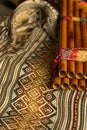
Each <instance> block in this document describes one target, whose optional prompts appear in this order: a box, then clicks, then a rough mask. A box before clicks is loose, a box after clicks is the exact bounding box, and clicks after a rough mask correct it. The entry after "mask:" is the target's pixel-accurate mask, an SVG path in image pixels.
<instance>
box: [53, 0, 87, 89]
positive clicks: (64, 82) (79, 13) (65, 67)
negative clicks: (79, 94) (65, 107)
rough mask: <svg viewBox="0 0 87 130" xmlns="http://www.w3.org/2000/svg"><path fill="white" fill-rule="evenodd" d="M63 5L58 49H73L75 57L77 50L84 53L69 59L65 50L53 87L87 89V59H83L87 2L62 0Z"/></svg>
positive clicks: (86, 38) (86, 43)
mask: <svg viewBox="0 0 87 130" xmlns="http://www.w3.org/2000/svg"><path fill="white" fill-rule="evenodd" d="M61 5H62V7H61V9H62V11H61V12H62V13H61V14H60V15H61V19H60V34H61V36H60V43H59V48H58V49H59V50H61V48H63V50H73V51H72V52H73V55H72V57H73V56H74V57H75V56H76V53H77V52H78V53H80V52H81V53H82V55H81V56H79V60H67V59H66V56H65V55H67V54H69V52H66V53H64V52H63V53H64V54H62V55H63V58H62V59H61V60H60V61H59V63H58V69H57V70H58V73H57V76H56V77H55V78H54V79H53V88H54V89H60V88H62V89H70V90H76V89H77V90H80V91H83V90H87V61H85V62H83V60H82V58H83V57H84V55H85V57H87V56H86V55H87V51H85V50H86V49H87V4H85V3H83V4H81V3H79V0H61ZM67 48H68V49H67ZM75 48H76V49H75ZM79 48H83V50H84V51H83V50H81V51H80V50H79ZM77 55H78V54H77ZM64 57H65V58H64ZM72 57H71V58H72Z"/></svg>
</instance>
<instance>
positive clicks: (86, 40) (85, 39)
mask: <svg viewBox="0 0 87 130" xmlns="http://www.w3.org/2000/svg"><path fill="white" fill-rule="evenodd" d="M80 15H81V17H82V18H86V13H85V12H84V10H83V9H81V10H80ZM86 28H87V27H86V22H81V32H82V34H81V36H82V47H83V48H87V29H86ZM83 73H84V78H85V79H87V62H84V63H83Z"/></svg>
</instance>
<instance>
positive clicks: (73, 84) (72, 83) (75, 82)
mask: <svg viewBox="0 0 87 130" xmlns="http://www.w3.org/2000/svg"><path fill="white" fill-rule="evenodd" d="M77 87H78V79H76V78H74V79H71V80H70V85H69V88H70V90H77Z"/></svg>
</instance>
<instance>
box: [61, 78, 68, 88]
mask: <svg viewBox="0 0 87 130" xmlns="http://www.w3.org/2000/svg"><path fill="white" fill-rule="evenodd" d="M61 88H62V89H64V90H65V89H68V88H69V79H68V78H63V79H62V80H61Z"/></svg>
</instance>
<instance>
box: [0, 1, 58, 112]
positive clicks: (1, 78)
mask: <svg viewBox="0 0 87 130" xmlns="http://www.w3.org/2000/svg"><path fill="white" fill-rule="evenodd" d="M44 16H45V17H44ZM57 18H58V13H57V11H56V10H55V9H53V7H51V6H50V4H48V3H47V2H45V1H41V2H40V1H39V2H38V1H32V0H29V1H26V2H24V3H22V4H21V5H19V6H18V7H17V8H16V10H15V11H14V13H13V14H12V16H9V17H7V18H6V19H5V20H4V21H2V22H1V24H0V34H1V35H0V39H1V40H0V97H1V98H0V113H1V114H2V113H3V112H4V111H5V109H6V108H7V106H8V104H9V102H10V99H11V95H12V90H13V88H14V86H15V85H16V83H17V81H18V78H19V75H20V72H21V68H22V66H23V65H24V63H25V61H26V60H27V58H29V57H30V56H31V54H32V53H33V52H34V51H35V50H36V49H37V48H38V47H39V46H40V45H41V44H42V43H46V42H51V41H52V40H54V42H55V41H56V39H57V37H56V26H57Z"/></svg>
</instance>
